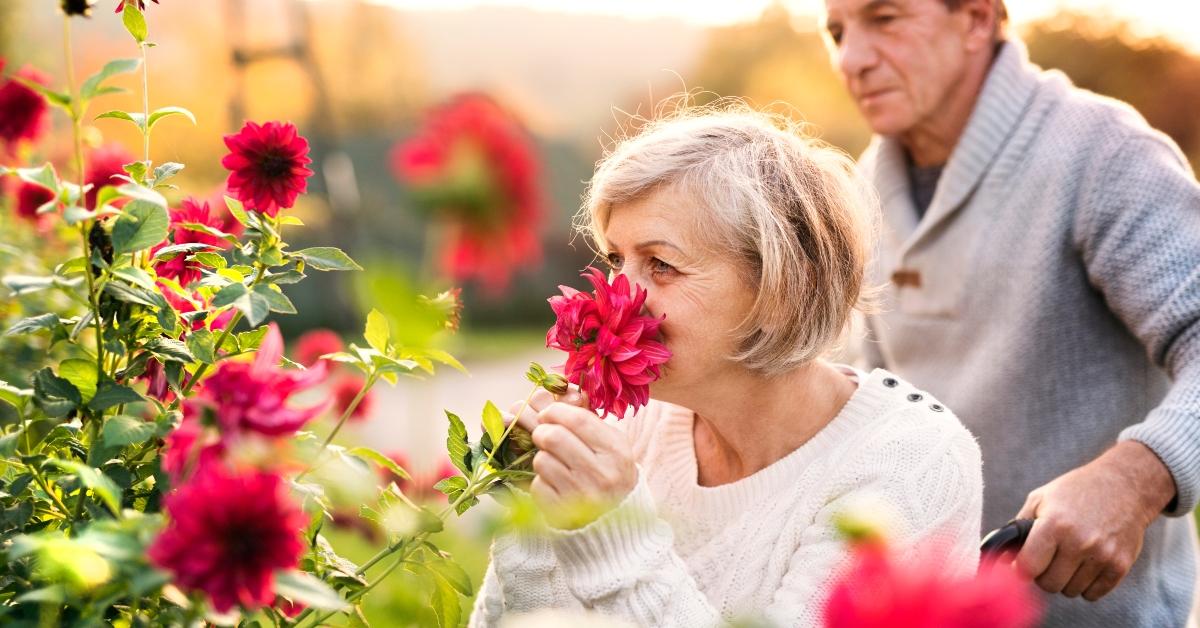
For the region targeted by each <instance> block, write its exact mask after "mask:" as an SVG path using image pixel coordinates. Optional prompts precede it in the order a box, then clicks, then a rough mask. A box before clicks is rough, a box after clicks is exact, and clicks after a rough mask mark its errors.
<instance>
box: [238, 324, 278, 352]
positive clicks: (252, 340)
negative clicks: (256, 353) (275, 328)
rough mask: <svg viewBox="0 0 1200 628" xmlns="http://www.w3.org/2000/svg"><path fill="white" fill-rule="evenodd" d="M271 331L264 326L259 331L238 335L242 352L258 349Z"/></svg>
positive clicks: (244, 332)
mask: <svg viewBox="0 0 1200 628" xmlns="http://www.w3.org/2000/svg"><path fill="white" fill-rule="evenodd" d="M269 330H270V328H268V327H267V326H266V325H263V326H262V327H259V328H258V329H251V330H250V331H243V332H241V333H239V334H238V335H237V341H238V345H239V346H240V347H241V350H242V351H250V350H251V349H258V347H259V345H261V344H262V341H263V338H266V336H267V332H268V331H269Z"/></svg>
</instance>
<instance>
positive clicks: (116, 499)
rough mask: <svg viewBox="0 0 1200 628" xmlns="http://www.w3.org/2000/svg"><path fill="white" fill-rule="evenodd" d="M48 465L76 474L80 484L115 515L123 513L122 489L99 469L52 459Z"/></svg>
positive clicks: (70, 461)
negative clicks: (88, 489)
mask: <svg viewBox="0 0 1200 628" xmlns="http://www.w3.org/2000/svg"><path fill="white" fill-rule="evenodd" d="M47 464H50V465H54V466H56V467H58V468H60V469H62V470H64V471H67V472H69V473H74V474H75V476H76V477H78V478H79V482H80V483H81V484H83V485H84V486H86V487H87V488H90V489H92V492H93V493H95V494H96V496H97V497H99V498H100V500H101V501H103V502H104V505H105V506H108V509H109V510H110V511H112V513H113V514H114V515H116V514H120V512H121V487H119V486H117V485H116V483H115V482H113V481H112V479H111V478H109V477H108V476H107V475H104V474H103V473H101V472H100V470H99V469H94V468H92V467H89V466H88V465H86V464H83V463H82V462H75V461H74V460H61V459H57V458H51V459H50V460H48V461H47Z"/></svg>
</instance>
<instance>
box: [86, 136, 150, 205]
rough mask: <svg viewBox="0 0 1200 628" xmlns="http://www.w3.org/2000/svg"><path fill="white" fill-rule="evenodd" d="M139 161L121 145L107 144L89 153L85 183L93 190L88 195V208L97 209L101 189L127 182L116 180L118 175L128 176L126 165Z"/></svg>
mask: <svg viewBox="0 0 1200 628" xmlns="http://www.w3.org/2000/svg"><path fill="white" fill-rule="evenodd" d="M134 161H137V159H135V158H134V156H133V155H131V154H129V151H127V150H125V148H124V147H123V146H121V145H120V144H107V145H105V146H101V147H99V148H95V149H92V151H91V152H89V153H88V157H87V167H86V168H85V175H84V178H83V179H84V183H90V184H91V185H92V189H90V190H88V193H87V208H88V209H96V195H97V194H99V193H100V188H102V187H104V186H106V185H114V186H119V185H123V184H124V183H125V182H124V181H123V180H121V179H114V178H113V177H114V176H116V175H126V174H127V173H126V172H125V164H128V163H133V162H134ZM124 204H125V201H124V200H120V201H115V202H114V203H113V206H115V207H120V206H121V205H124Z"/></svg>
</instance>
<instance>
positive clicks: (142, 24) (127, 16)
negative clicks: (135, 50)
mask: <svg viewBox="0 0 1200 628" xmlns="http://www.w3.org/2000/svg"><path fill="white" fill-rule="evenodd" d="M121 21H122V22H123V23H124V24H125V30H127V31H129V34H130V35H133V39H134V41H136V42H137V43H139V44H142V43H145V42H146V35H147V29H146V16H144V15H142V12H141V11H140V10H138V4H137V3H136V2H126V3H125V10H124V11H122V13H121Z"/></svg>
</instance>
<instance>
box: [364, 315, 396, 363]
mask: <svg viewBox="0 0 1200 628" xmlns="http://www.w3.org/2000/svg"><path fill="white" fill-rule="evenodd" d="M363 338H366V340H367V344H369V345H371V347H372V348H373V349H375V350H376V351H378V352H380V353H387V350H388V341H389V340H391V338H392V330H391V328H390V327H388V321H387V317H386V316H384V315H383V314H382V313H380V312H379V310H377V309H375V308H371V311H370V313H368V314H367V328H366V331H364V332H363Z"/></svg>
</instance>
